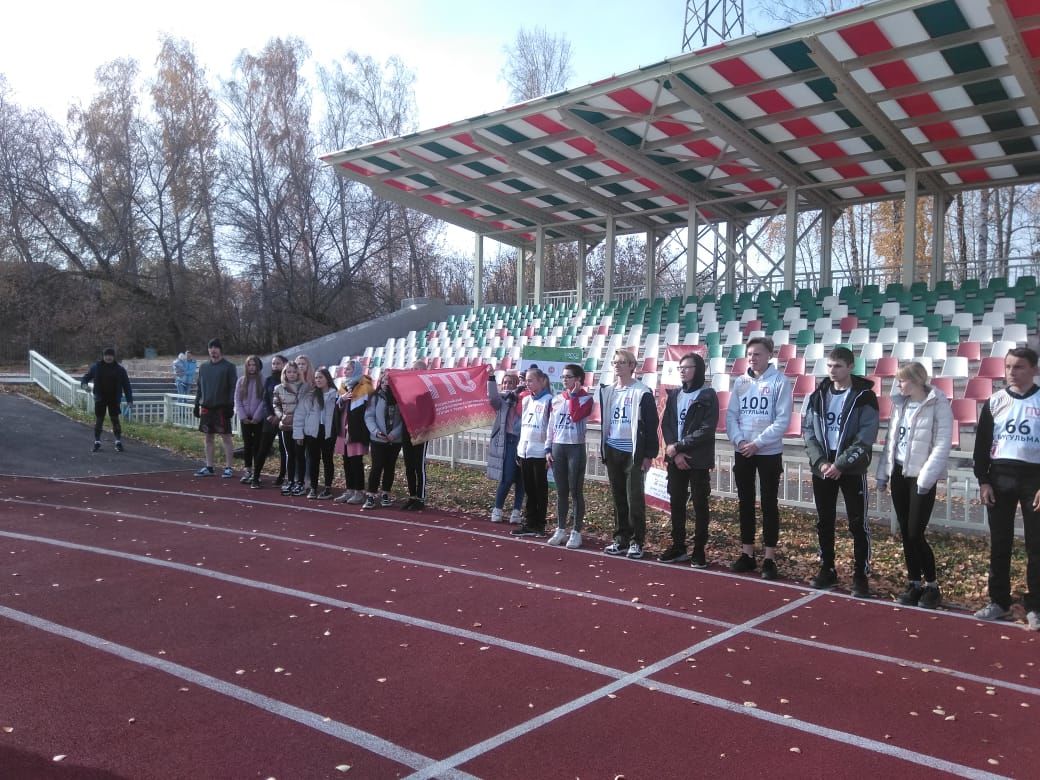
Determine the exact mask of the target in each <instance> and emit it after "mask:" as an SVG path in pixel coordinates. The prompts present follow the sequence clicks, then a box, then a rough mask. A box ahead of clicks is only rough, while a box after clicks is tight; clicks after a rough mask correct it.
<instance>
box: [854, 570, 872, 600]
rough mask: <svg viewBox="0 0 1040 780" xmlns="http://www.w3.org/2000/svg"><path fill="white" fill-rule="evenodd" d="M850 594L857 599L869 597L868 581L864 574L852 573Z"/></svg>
mask: <svg viewBox="0 0 1040 780" xmlns="http://www.w3.org/2000/svg"><path fill="white" fill-rule="evenodd" d="M852 595H853V596H855V597H856V598H859V599H869V598H870V583H869V582H868V581H867V575H866V574H853V575H852Z"/></svg>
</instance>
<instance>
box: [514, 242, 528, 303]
mask: <svg viewBox="0 0 1040 780" xmlns="http://www.w3.org/2000/svg"><path fill="white" fill-rule="evenodd" d="M526 256H527V250H526V249H525V248H524V247H520V251H519V253H518V255H517V258H516V305H517V308H519V307H521V306H523V305H524V303H525V301H524V298H525V297H526V296H525V295H524V293H525V292H526V291H527V290H526V288H525V287H524V260H525V259H526Z"/></svg>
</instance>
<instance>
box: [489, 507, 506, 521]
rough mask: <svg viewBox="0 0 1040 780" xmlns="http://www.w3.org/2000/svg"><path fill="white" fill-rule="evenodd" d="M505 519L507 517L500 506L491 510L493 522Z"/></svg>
mask: <svg viewBox="0 0 1040 780" xmlns="http://www.w3.org/2000/svg"><path fill="white" fill-rule="evenodd" d="M503 520H505V518H504V517H502V510H501V509H499V508H498V507H495V508H494V509H492V510H491V522H492V523H501V522H502V521H503Z"/></svg>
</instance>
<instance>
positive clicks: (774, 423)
mask: <svg viewBox="0 0 1040 780" xmlns="http://www.w3.org/2000/svg"><path fill="white" fill-rule="evenodd" d="M745 406H746V408H753V409H756V410H760V411H759V412H758V413H757V414H752V415H743V414H741V412H742V411H746V408H745ZM792 406H793V400H792V396H791V383H790V382H789V381H788V379H787V377H786V376H784V375H783V374H781V373H780V372H779V371H777V370H776V367H775V366H769V368H767V369H766V370H765V371H763V372H762V375H761V376H757V377H756V376H752V375H751V370H750V369H748V372H747V373H746V374H744V375H743V376H739V377H737V379H736V382H735V383H734V385H733V392H732V394H731V395H730V398H729V406H728V407H727V409H726V436H728V437H729V440H730V441H731V442H733V446H734V447H736V446H737V445H739V444H740V443H741V442H744V441H750V442H753V443H754V444H755V446H757V447H758V454H759V455H780V454H781V453H782V452H783V451H784V434H785V433H787V426H788V424H789V423H790V422H791V409H792Z"/></svg>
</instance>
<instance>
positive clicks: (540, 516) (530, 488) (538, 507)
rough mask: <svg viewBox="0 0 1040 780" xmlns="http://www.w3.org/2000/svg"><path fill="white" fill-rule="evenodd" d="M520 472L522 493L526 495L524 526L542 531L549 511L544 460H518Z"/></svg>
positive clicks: (547, 481) (547, 483)
mask: <svg viewBox="0 0 1040 780" xmlns="http://www.w3.org/2000/svg"><path fill="white" fill-rule="evenodd" d="M520 472H521V473H522V474H523V476H524V492H525V493H526V494H527V513H526V515H525V516H524V524H525V525H527V526H528V527H530V528H537V529H538V530H540V531H544V530H545V515H546V512H547V511H548V509H549V474H548V472H547V471H546V470H545V458H520Z"/></svg>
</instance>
